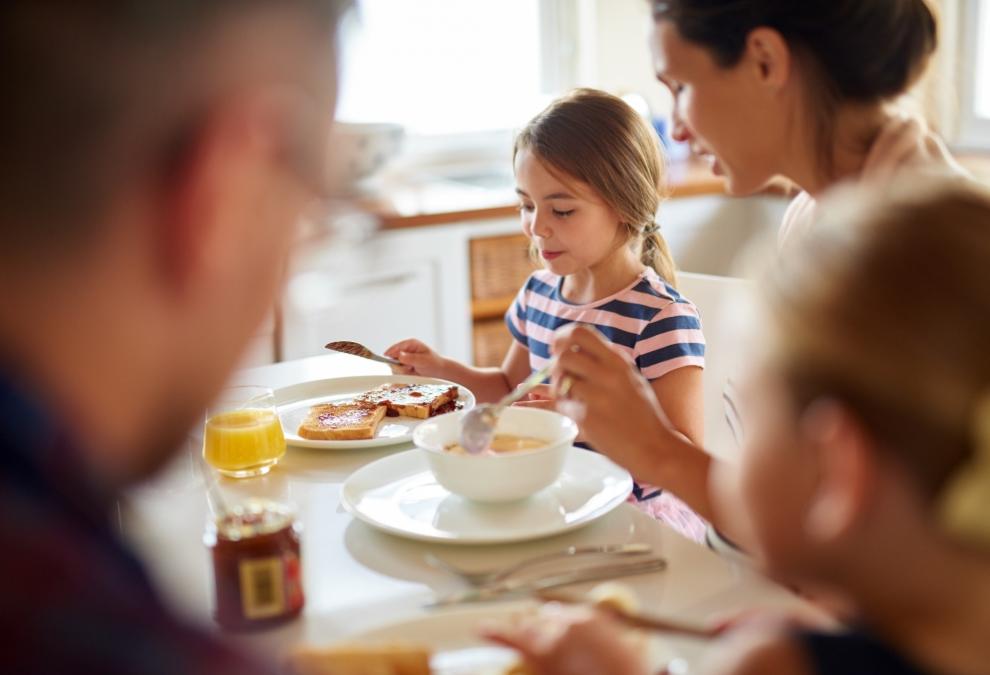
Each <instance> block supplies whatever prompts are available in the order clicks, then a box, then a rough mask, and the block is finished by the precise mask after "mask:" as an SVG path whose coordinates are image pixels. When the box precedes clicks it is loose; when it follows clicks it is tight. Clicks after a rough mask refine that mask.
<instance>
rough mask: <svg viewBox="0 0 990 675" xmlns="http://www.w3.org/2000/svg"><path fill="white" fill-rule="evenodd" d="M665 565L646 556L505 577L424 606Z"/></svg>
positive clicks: (524, 592)
mask: <svg viewBox="0 0 990 675" xmlns="http://www.w3.org/2000/svg"><path fill="white" fill-rule="evenodd" d="M666 567H667V561H666V560H664V559H663V558H654V557H649V558H643V559H640V560H635V561H633V562H625V563H613V564H610V565H599V566H597V567H585V568H581V569H577V570H570V571H567V572H559V573H556V574H550V575H548V576H544V577H539V578H536V579H529V580H522V579H507V580H505V581H500V582H498V583H495V584H490V585H488V586H482V587H480V588H472V589H470V590H467V591H462V592H460V593H454V594H453V595H446V596H443V597H439V598H437V599H436V600H434V601H433V602H431V603H427V604H426V605H425V606H426V607H427V608H439V607H449V606H451V605H461V604H465V603H474V602H493V601H497V600H508V599H512V598H517V597H520V596H523V597H525V596H531V595H534V594H538V593H540V592H542V591H548V590H551V589H554V588H560V587H562V586H570V585H572V584H580V583H585V582H589V581H605V580H606V579H616V578H619V577H627V576H634V575H639V574H649V573H651V572H659V571H660V570H663V569H666Z"/></svg>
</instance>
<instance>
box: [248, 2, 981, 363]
mask: <svg viewBox="0 0 990 675" xmlns="http://www.w3.org/2000/svg"><path fill="white" fill-rule="evenodd" d="M933 4H934V5H936V6H937V8H938V9H939V11H940V12H941V30H942V35H941V44H940V47H939V53H938V57H937V59H936V60H935V61H934V62H933V63H932V65H931V68H930V70H929V72H928V73H927V74H926V76H925V77H924V78H923V80H922V81H921V82H920V83H919V85H918V87H917V88H916V90H915V91H914V92H913V93H912V95H911V97H910V100H909V101H906V102H905V104H906V105H910V106H913V107H914V108H915V109H916V110H917V111H919V112H921V113H922V114H924V115H925V117H926V118H927V119H928V120H929V122H930V124H931V125H932V126H933V127H934V128H936V129H938V130H939V131H940V133H941V134H942V135H943V136H944V137H945V138H946V140H947V142H948V143H949V145H950V146H951V147H952V148H953V149H954V150H955V151H956V152H957V153H959V155H960V158H961V159H962V160H963V161H964V163H965V164H966V165H967V166H968V167H969V168H970V169H971V170H972V171H973V172H974V173H975V174H977V175H979V176H981V177H982V179H984V180H987V179H988V177H990V170H988V168H990V0H934V1H933ZM650 20H651V19H650V6H649V3H648V2H646V1H645V0H499V1H498V2H490V1H487V0H417V2H409V1H408V0H358V2H357V8H356V11H354V12H353V13H352V14H351V16H350V17H349V18H348V20H347V24H346V31H345V32H346V38H345V41H344V49H343V51H344V53H343V72H342V93H341V98H340V104H339V110H338V118H339V119H340V120H341V123H340V124H339V125H338V128H337V131H336V133H335V138H334V139H333V141H332V143H331V148H330V149H329V152H330V153H331V156H332V158H333V160H334V162H335V165H336V169H335V170H336V171H337V174H338V183H339V185H340V186H341V188H340V189H341V193H342V196H343V197H345V198H346V202H347V203H348V204H351V205H352V206H354V207H356V208H349V209H341V208H339V204H338V208H337V210H336V212H335V215H334V216H332V217H331V219H332V220H333V223H329V224H331V225H333V227H331V229H333V230H335V231H338V232H344V233H345V236H344V238H343V240H342V239H341V238H339V237H338V238H337V240H336V242H334V241H333V240H332V239H329V238H328V239H326V240H323V241H322V243H316V242H318V240H314V241H313V242H312V243H310V244H307V245H305V246H301V247H300V249H301V250H300V254H299V255H298V256H297V257H296V260H295V263H294V265H293V268H292V269H291V270H290V273H289V284H288V287H287V290H286V294H285V296H284V297H283V299H282V301H281V302H280V303H279V306H278V307H276V308H275V310H274V311H273V313H272V318H271V321H269V322H268V323H267V324H266V326H265V328H264V330H263V331H262V332H261V333H260V334H259V335H258V337H257V340H256V342H255V345H254V347H253V348H252V350H251V352H250V354H248V355H247V356H246V364H247V365H258V364H262V363H270V362H272V361H275V360H284V359H292V358H300V357H304V356H310V355H315V354H319V353H321V352H322V351H323V350H322V345H323V344H325V343H326V342H327V341H329V340H333V339H352V340H357V341H360V342H363V343H364V344H366V345H368V346H369V347H371V348H372V349H375V350H381V349H383V348H385V347H386V346H388V345H389V344H391V343H393V342H395V341H397V340H399V339H402V338H406V337H418V338H420V339H422V340H424V341H426V342H428V343H430V344H431V345H433V346H434V347H435V348H437V349H438V350H440V351H441V352H442V353H444V354H446V355H449V356H451V357H453V358H457V359H461V360H464V361H469V362H474V363H476V364H481V365H491V364H494V363H498V362H500V361H501V358H502V356H503V355H504V353H505V350H506V348H507V346H508V343H509V335H508V332H507V331H506V329H505V328H504V325H503V322H502V315H503V313H504V312H505V310H506V309H507V308H508V306H509V303H510V302H511V300H512V298H513V296H514V294H515V293H516V291H517V290H518V288H519V286H520V285H521V284H522V282H523V280H524V279H525V278H526V276H527V275H528V274H529V272H530V271H531V269H532V267H533V265H532V262H531V261H530V259H529V257H528V255H527V244H526V241H525V239H524V238H523V237H522V236H521V234H520V231H519V223H518V214H517V212H516V210H515V205H516V199H515V196H514V194H513V181H512V173H511V164H510V157H511V143H512V136H513V133H514V130H515V129H518V128H519V127H520V126H521V125H523V124H524V123H525V122H526V121H527V120H528V119H529V118H530V117H532V116H533V115H534V114H536V113H537V112H539V110H540V109H541V108H542V107H543V106H545V105H546V104H547V103H548V102H549V101H550V100H551V99H553V98H554V97H556V96H557V95H559V94H560V93H562V92H565V91H567V90H569V89H571V88H573V87H576V86H590V87H597V88H600V89H605V90H607V91H610V92H612V93H614V94H617V95H620V96H623V97H625V98H626V100H627V101H628V102H630V103H631V104H632V105H633V106H634V107H635V108H636V109H637V110H638V111H639V112H640V113H641V114H642V115H644V116H645V117H646V118H648V119H649V120H650V122H651V123H652V124H653V126H654V128H656V129H657V132H658V133H659V134H660V136H661V139H662V140H663V142H664V144H665V146H666V150H667V155H668V158H669V182H670V188H671V193H672V198H671V199H670V200H668V201H667V202H665V203H664V204H663V205H662V206H661V209H660V213H659V222H660V224H661V226H662V229H663V233H664V235H665V236H666V238H667V240H668V242H669V243H670V245H671V248H672V250H673V253H674V256H675V259H676V260H677V263H678V266H679V268H680V269H682V270H684V271H687V272H692V273H699V274H703V275H712V276H715V277H727V276H731V275H732V274H733V272H734V269H735V268H734V264H733V261H734V260H735V258H736V256H737V254H738V253H739V251H740V250H742V249H743V248H744V246H745V245H746V243H747V242H749V241H751V240H752V239H753V238H755V237H761V236H763V237H766V236H771V235H772V234H773V233H774V232H776V229H777V227H778V226H779V223H780V219H781V216H782V214H783V211H784V209H785V207H786V204H787V199H788V197H789V193H788V190H787V189H786V187H781V188H779V189H773V190H769V191H767V192H766V193H765V194H761V195H756V196H752V197H746V198H730V197H728V196H726V195H725V193H724V190H723V188H722V184H721V182H720V181H719V180H718V179H716V178H714V177H713V176H712V175H711V174H710V173H709V171H708V167H707V164H702V163H700V162H697V161H696V160H694V159H693V158H692V157H691V156H690V151H689V149H688V148H686V147H684V146H680V145H678V144H674V143H671V141H670V139H669V136H668V135H667V130H668V129H669V127H670V123H669V120H670V111H671V106H672V100H671V97H670V95H669V94H668V92H667V90H666V88H665V87H663V86H662V85H660V84H659V83H658V82H657V81H656V79H655V77H654V74H653V69H652V66H651V62H650V55H649V49H648V46H647V33H648V31H649V28H650ZM341 203H343V202H341ZM326 224H328V223H324V225H326Z"/></svg>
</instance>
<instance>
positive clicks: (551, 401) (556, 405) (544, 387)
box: [512, 384, 585, 443]
mask: <svg viewBox="0 0 990 675" xmlns="http://www.w3.org/2000/svg"><path fill="white" fill-rule="evenodd" d="M568 403H570V401H561V400H560V399H557V398H554V396H553V388H552V387H551V386H550V385H549V384H541V385H539V386H537V387H536V388H535V389H533V391H531V392H529V393H528V394H526V396H524V397H523V398H522V399H521V400H519V401H516V402H515V403H513V404H512V406H513V407H516V406H518V407H520V408H539V409H540V410H552V411H554V412H559V413H561V414H562V415H566V416H567V417H570V418H571V419H573V420H574V421H575V422H576V423H577V425H578V435H577V438H575V439H574V442H575V443H583V442H584V440H585V439H584V434H583V433H582V432H581V423H580V421H579V420H578V419H576V418H577V417H581V415H573V414H571V413H570V412H569V411H568V410H567V409H566V408H567V404H568ZM562 404H563V405H562Z"/></svg>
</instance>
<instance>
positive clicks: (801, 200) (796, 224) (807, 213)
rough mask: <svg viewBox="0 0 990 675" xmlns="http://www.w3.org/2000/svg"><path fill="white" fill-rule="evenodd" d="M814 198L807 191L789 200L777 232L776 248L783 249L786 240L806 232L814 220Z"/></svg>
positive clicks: (786, 242)
mask: <svg viewBox="0 0 990 675" xmlns="http://www.w3.org/2000/svg"><path fill="white" fill-rule="evenodd" d="M815 205H816V202H815V199H814V197H812V196H811V195H810V194H808V193H807V192H801V193H800V194H798V196H797V197H795V198H794V199H792V200H791V203H790V204H788V205H787V210H786V211H784V219H783V220H782V221H781V223H780V230H778V232H777V248H778V249H783V248H785V247H786V246H787V244H788V242H791V241H793V240H794V238H795V237H797V236H800V234H801V233H803V232H807V231H808V230H809V229H810V228H811V225H812V223H814V220H815Z"/></svg>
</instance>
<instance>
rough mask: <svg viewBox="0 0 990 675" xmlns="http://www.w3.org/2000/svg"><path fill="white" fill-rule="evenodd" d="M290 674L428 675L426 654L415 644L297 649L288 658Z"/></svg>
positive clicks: (428, 654) (423, 649)
mask: <svg viewBox="0 0 990 675" xmlns="http://www.w3.org/2000/svg"><path fill="white" fill-rule="evenodd" d="M289 671H290V672H291V673H293V675H430V652H429V650H428V649H426V648H425V647H421V646H419V645H411V644H410V645H406V644H390V645H359V644H354V645H340V646H336V647H327V648H322V649H316V648H301V649H297V650H296V651H295V652H294V653H293V654H292V655H291V656H290V657H289Z"/></svg>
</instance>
